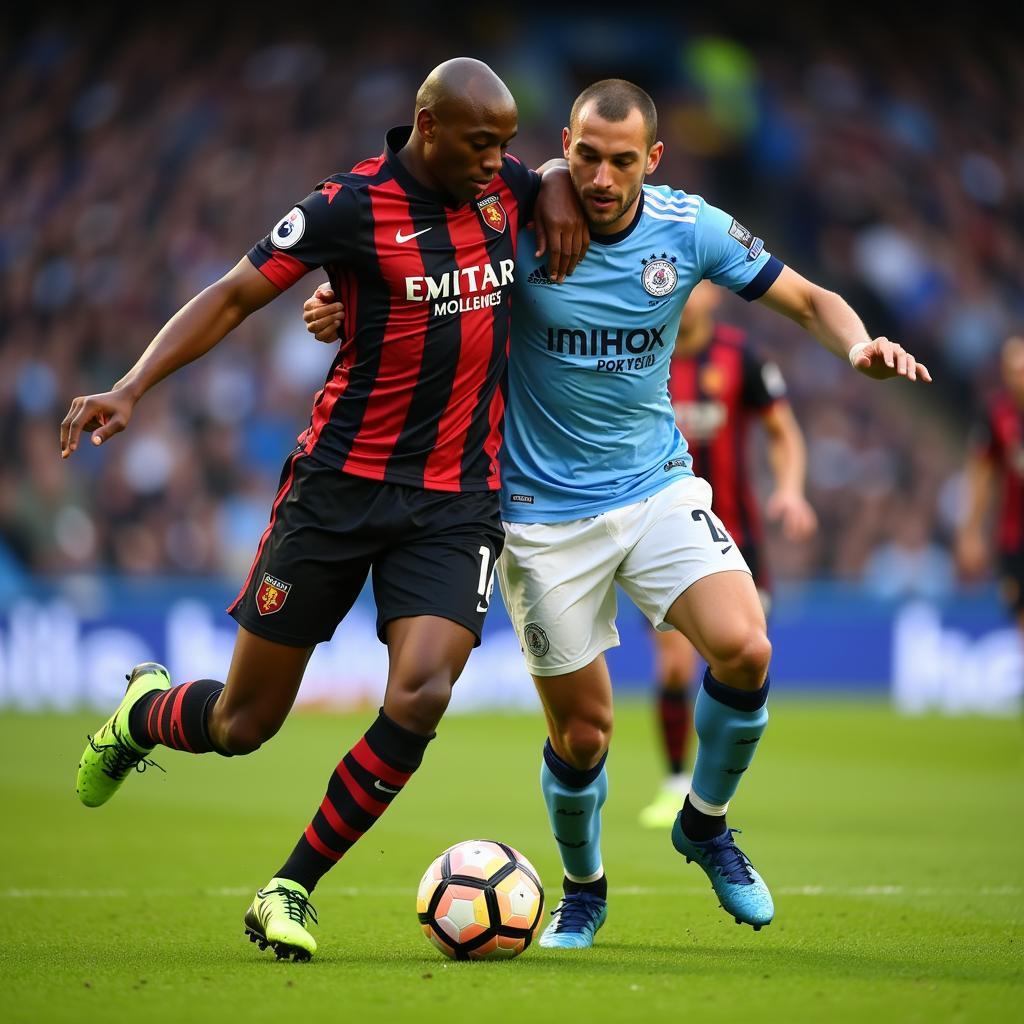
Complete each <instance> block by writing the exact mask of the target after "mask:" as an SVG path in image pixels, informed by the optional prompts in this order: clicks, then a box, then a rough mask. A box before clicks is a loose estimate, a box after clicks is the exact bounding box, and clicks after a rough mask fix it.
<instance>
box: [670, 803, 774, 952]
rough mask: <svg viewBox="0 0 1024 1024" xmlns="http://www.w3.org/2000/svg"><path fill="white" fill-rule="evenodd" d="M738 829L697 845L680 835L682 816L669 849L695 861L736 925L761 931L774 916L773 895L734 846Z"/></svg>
mask: <svg viewBox="0 0 1024 1024" xmlns="http://www.w3.org/2000/svg"><path fill="white" fill-rule="evenodd" d="M734 832H739V829H738V828H728V829H726V830H725V831H724V832H723V833H722V834H721V835H720V836H716V837H715V838H714V839H708V840H707V841H706V842H703V843H697V842H694V841H693V840H692V839H687V838H686V835H685V834H684V833H683V826H682V813H680V815H679V816H678V817H677V818H676V823H675V824H674V825H673V826H672V845H673V846H674V847H675V848H676V849H677V850H678V851H679V852H680V853H681V854H682V855H683V856H684V857H685V858H686V863H687V864H689V863H690V861H691V860H695V861H696V862H697V863H698V864H699V865H700V866H701V867H702V868H703V869H704V873H705V874H706V875H707V876H708V878H709V879H710V880H711V887H712V888H713V889H714V890H715V893H716V894H717V896H718V898H719V899H720V900H721V901H722V909H723V910H724V911H725V912H726V913H727V914H732V916H733V917H734V918H735V919H736V923H737V924H749V925H751V926H752V927H753V929H754V931H755V932H757V931H760V930H761V928H763V927H764V925H766V924H771V920H772V918H773V917H774V916H775V905H774V904H773V903H772V894H771V893H770V892H769V891H768V886H767V885H765V884H764V880H763V879H762V878H761V876H760V875H759V874H758V873H757V872H756V871H755V870H754V867H753V865H752V864H751V863H750V861H749V860H747V856H746V854H745V853H744V852H743V851H742V850H741V849H740V848H739V847H738V846H737V845H736V844H735V843H734V842H733V838H732V836H733V833H734Z"/></svg>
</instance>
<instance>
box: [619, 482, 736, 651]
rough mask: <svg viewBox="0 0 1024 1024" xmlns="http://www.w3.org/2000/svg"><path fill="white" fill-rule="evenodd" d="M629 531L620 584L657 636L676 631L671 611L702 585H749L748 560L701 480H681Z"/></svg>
mask: <svg viewBox="0 0 1024 1024" xmlns="http://www.w3.org/2000/svg"><path fill="white" fill-rule="evenodd" d="M624 528H625V529H626V530H627V533H628V537H629V539H630V541H631V546H630V549H629V552H628V554H627V555H626V557H625V558H624V559H623V561H622V564H621V566H620V567H619V570H618V573H617V576H616V579H617V581H618V583H619V584H620V585H621V586H622V589H623V590H625V591H626V593H627V594H628V595H629V597H630V599H631V600H632V601H633V603H634V604H635V605H636V606H637V607H638V608H639V609H640V610H641V611H642V612H643V613H644V615H646V616H647V618H648V619H649V620H650V623H651V625H652V626H654V627H655V628H656V629H658V630H668V629H671V628H672V626H673V625H674V623H672V622H669V621H668V620H667V615H668V610H669V609H670V608H671V607H672V605H673V603H674V602H675V601H676V600H677V599H678V598H679V596H680V594H683V593H684V592H685V591H686V590H687V589H689V588H690V587H691V586H693V584H694V583H696V582H697V581H698V580H700V579H703V578H704V577H706V576H711V575H713V574H718V573H727V572H740V573H743V574H745V575H746V576H747V579H748V581H749V579H750V570H749V569H748V568H747V564H746V562H745V561H744V560H743V555H742V554H741V553H740V551H739V549H738V548H737V546H736V544H735V542H734V541H733V539H732V537H731V536H729V534H728V533H727V532H726V530H725V527H724V526H723V525H722V521H721V520H720V519H719V518H718V517H717V516H716V515H715V514H714V512H713V511H712V509H711V487H710V486H709V485H708V483H707V482H706V481H705V480H701V479H700V478H698V477H684V478H682V479H679V480H676V481H675V482H674V483H672V484H670V485H669V486H668V487H665V488H663V489H662V490H661V491H659V492H658V493H657V494H654V495H652V496H651V497H650V498H648V499H647V500H646V501H644V502H641V503H638V504H637V505H636V506H634V507H633V508H632V509H631V510H630V519H629V521H628V522H626V523H624ZM751 587H753V584H752V583H751ZM686 635H687V636H688V637H689V638H690V639H691V640H692V641H694V642H695V643H696V638H695V637H694V636H692V635H691V634H690V633H689V632H687V634H686ZM697 648H698V650H700V645H699V644H697ZM701 653H702V654H703V653H704V652H703V651H701Z"/></svg>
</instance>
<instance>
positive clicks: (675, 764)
mask: <svg viewBox="0 0 1024 1024" xmlns="http://www.w3.org/2000/svg"><path fill="white" fill-rule="evenodd" d="M691 721H692V714H691V710H690V694H689V693H688V692H687V691H686V690H668V689H662V690H661V692H660V693H659V694H658V724H659V725H660V726H661V738H662V740H663V741H664V744H665V756H666V758H667V759H668V770H669V774H671V775H679V774H680V772H682V771H683V770H684V769H685V767H686V751H687V748H688V747H689V745H690V732H691V728H690V725H691Z"/></svg>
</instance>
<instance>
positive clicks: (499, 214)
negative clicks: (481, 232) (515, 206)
mask: <svg viewBox="0 0 1024 1024" xmlns="http://www.w3.org/2000/svg"><path fill="white" fill-rule="evenodd" d="M476 208H477V209H478V210H479V211H480V216H481V217H482V218H483V221H484V223H485V224H486V225H487V226H488V227H489V228H490V229H491V230H492V231H496V232H497V233H498V234H499V235H500V234H501V233H502V232H503V231H504V230H505V225H506V224H507V223H508V215H507V214H506V213H505V207H504V206H502V205H501V200H500V199H499V198H498V197H497V196H486V197H485V198H484V199H481V200H480V201H479V202H478V203H477V204H476Z"/></svg>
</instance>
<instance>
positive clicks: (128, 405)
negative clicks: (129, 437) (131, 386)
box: [60, 389, 135, 459]
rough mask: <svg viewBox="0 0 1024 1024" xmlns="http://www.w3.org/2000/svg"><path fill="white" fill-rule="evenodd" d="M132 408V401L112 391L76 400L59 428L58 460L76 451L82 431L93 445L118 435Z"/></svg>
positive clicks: (127, 395) (123, 393) (122, 393)
mask: <svg viewBox="0 0 1024 1024" xmlns="http://www.w3.org/2000/svg"><path fill="white" fill-rule="evenodd" d="M134 408H135V399H133V398H132V397H131V396H130V395H129V394H128V393H127V392H125V391H118V390H116V389H115V390H114V391H107V392H106V393H104V394H102V395H89V396H88V397H85V398H83V397H81V396H79V397H78V398H76V399H75V400H74V401H73V402H72V403H71V408H70V409H69V410H68V414H67V416H65V417H64V419H63V421H62V422H61V425H60V457H61V458H62V459H66V458H67V457H68V456H69V455H70V454H71V453H72V452H73V451H74V450H75V449H76V448H77V447H78V441H79V438H80V437H81V435H82V432H83V431H85V433H87V434H89V433H91V434H92V443H93V444H94V445H101V444H103V442H104V441H106V440H107V438H108V437H113V436H114V434H119V433H120V432H121V431H122V430H124V428H125V427H126V426H128V421H129V420H130V419H131V416H132V410H133V409H134Z"/></svg>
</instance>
